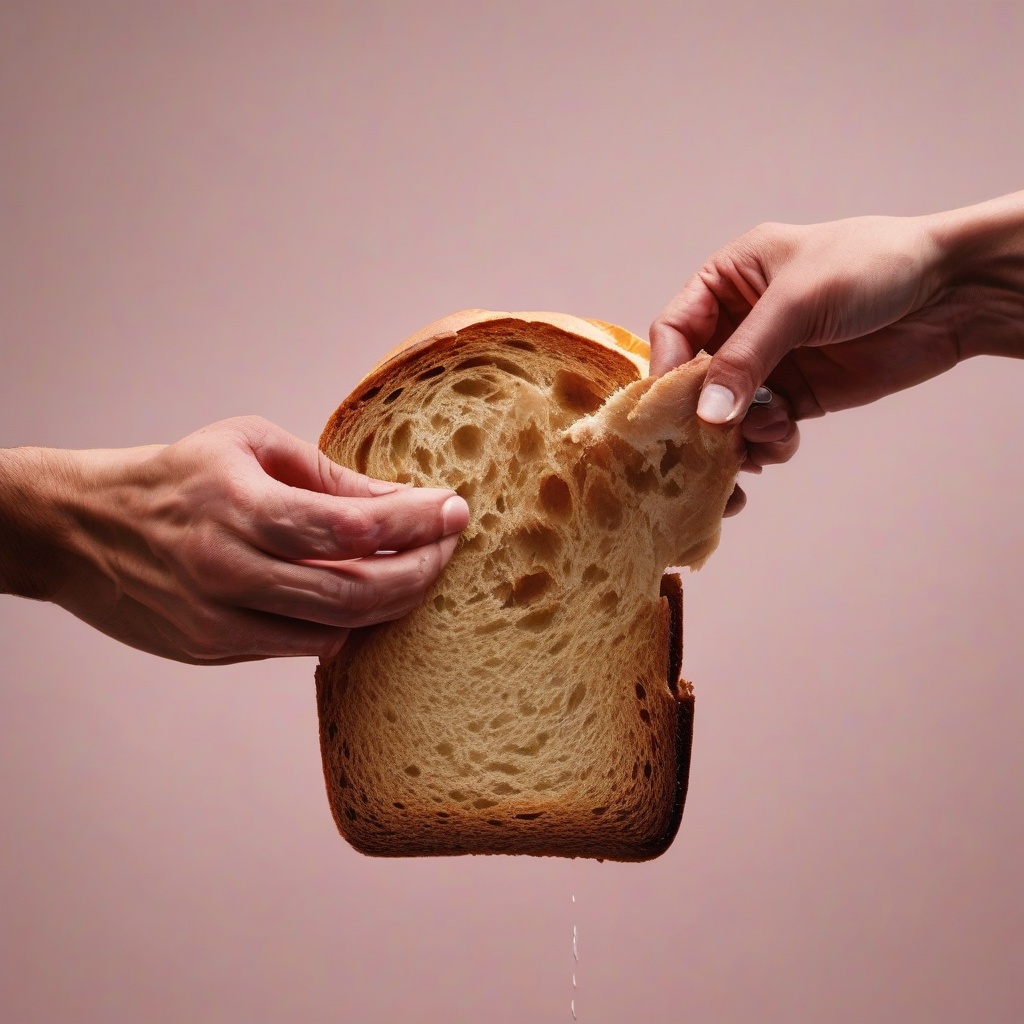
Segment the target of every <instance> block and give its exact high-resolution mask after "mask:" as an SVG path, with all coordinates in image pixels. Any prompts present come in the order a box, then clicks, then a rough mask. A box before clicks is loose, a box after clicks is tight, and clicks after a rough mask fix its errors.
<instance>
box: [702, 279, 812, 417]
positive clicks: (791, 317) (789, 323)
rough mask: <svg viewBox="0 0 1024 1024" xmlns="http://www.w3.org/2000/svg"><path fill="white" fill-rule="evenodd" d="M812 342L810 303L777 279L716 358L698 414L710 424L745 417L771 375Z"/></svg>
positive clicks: (712, 363) (709, 371) (717, 353)
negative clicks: (794, 351) (792, 353)
mask: <svg viewBox="0 0 1024 1024" xmlns="http://www.w3.org/2000/svg"><path fill="white" fill-rule="evenodd" d="M807 340H808V317H807V314H806V307H805V304H803V303H801V302H800V301H799V298H798V297H797V296H796V295H795V294H793V292H792V290H791V289H788V288H787V287H786V286H785V283H784V282H782V281H778V280H776V281H773V282H772V284H770V285H769V286H768V288H767V290H766V291H765V293H764V294H763V295H762V296H761V298H760V299H758V300H757V302H756V303H755V304H754V307H753V308H752V309H751V311H750V313H749V314H748V316H747V317H746V319H745V320H744V321H743V322H742V323H741V324H740V325H739V327H737V328H736V330H735V331H733V333H732V335H731V336H730V337H729V338H728V339H727V340H726V341H725V342H724V343H723V344H722V346H721V348H719V349H718V351H717V352H716V353H715V354H714V356H713V357H712V360H711V365H710V366H709V367H708V373H707V376H706V377H705V378H704V384H703V387H702V389H701V395H700V401H699V402H698V404H697V415H698V416H700V418H701V419H702V420H704V421H705V423H731V422H732V421H734V420H738V419H742V418H743V415H744V413H745V412H746V411H747V409H749V408H750V403H751V402H752V401H753V400H754V392H755V391H756V390H757V389H758V388H759V387H760V386H761V385H762V384H763V383H764V381H765V379H766V378H767V376H768V374H770V373H771V372H772V370H773V369H775V367H776V365H777V364H778V363H779V361H780V360H781V359H782V357H783V356H784V355H786V353H787V352H789V351H790V350H792V349H794V348H797V347H798V346H800V345H803V344H804V343H805V342H806V341H807Z"/></svg>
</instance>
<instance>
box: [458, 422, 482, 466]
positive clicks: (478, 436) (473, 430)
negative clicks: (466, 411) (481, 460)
mask: <svg viewBox="0 0 1024 1024" xmlns="http://www.w3.org/2000/svg"><path fill="white" fill-rule="evenodd" d="M483 446H484V432H483V431H482V430H481V429H480V428H479V427H477V426H474V425H473V424H472V423H467V424H466V425H465V426H464V427H459V429H458V430H456V431H455V433H454V434H452V447H453V448H454V449H455V454H456V455H457V456H458V457H459V458H460V459H466V460H471V459H475V458H476V457H477V456H478V455H479V454H480V452H481V450H482V449H483Z"/></svg>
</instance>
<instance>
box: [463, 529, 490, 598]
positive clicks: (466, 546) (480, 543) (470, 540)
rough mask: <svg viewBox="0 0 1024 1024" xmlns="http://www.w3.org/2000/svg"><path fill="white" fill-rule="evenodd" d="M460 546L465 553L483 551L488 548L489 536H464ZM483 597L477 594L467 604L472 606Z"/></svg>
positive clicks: (477, 534) (479, 534) (478, 534)
mask: <svg viewBox="0 0 1024 1024" xmlns="http://www.w3.org/2000/svg"><path fill="white" fill-rule="evenodd" d="M459 546H460V548H461V549H462V550H463V551H482V550H483V549H484V548H485V547H487V534H485V533H482V532H481V533H474V534H473V536H472V537H466V536H465V534H463V537H462V539H460V540H459ZM482 597H483V594H477V595H476V596H475V597H472V598H470V600H469V601H468V602H467V603H468V604H472V603H473V602H474V601H479V600H480V599H481V598H482Z"/></svg>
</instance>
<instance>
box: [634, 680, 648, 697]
mask: <svg viewBox="0 0 1024 1024" xmlns="http://www.w3.org/2000/svg"><path fill="white" fill-rule="evenodd" d="M636 699H637V700H647V691H646V690H645V689H644V684H643V683H637V684H636Z"/></svg>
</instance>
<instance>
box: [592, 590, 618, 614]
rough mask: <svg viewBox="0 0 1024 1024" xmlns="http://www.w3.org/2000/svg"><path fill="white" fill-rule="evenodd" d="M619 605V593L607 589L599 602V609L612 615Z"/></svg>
mask: <svg viewBox="0 0 1024 1024" xmlns="http://www.w3.org/2000/svg"><path fill="white" fill-rule="evenodd" d="M618 607H619V595H618V594H617V593H616V592H615V591H614V590H609V591H606V592H605V593H604V594H602V595H601V598H600V600H599V601H598V602H597V609H598V611H600V612H603V613H604V614H605V615H612V614H614V612H615V609H616V608H618Z"/></svg>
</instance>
